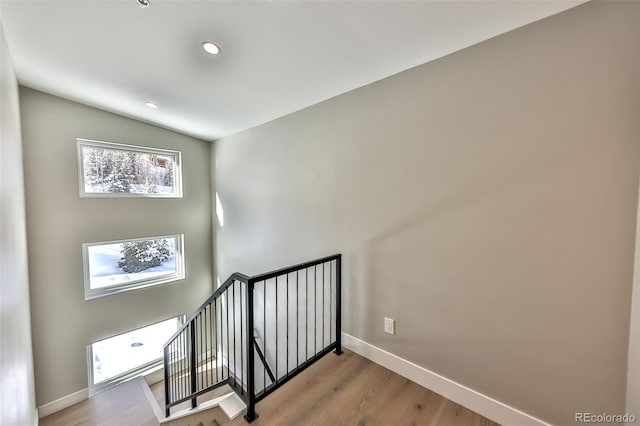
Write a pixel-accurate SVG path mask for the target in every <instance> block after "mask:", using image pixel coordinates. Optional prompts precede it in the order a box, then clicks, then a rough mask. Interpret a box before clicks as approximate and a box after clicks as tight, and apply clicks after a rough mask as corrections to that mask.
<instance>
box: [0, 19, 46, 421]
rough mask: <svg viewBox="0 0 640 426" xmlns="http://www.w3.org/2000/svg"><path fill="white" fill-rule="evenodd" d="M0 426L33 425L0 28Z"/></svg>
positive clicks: (16, 143) (17, 142)
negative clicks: (0, 199) (0, 197)
mask: <svg viewBox="0 0 640 426" xmlns="http://www.w3.org/2000/svg"><path fill="white" fill-rule="evenodd" d="M0 194H1V196H2V201H1V202H0V395H2V397H1V398H0V424H2V425H6V426H26V425H34V424H37V423H38V417H37V413H36V403H35V392H34V383H33V354H32V351H31V322H30V317H29V274H28V267H27V231H26V226H25V215H24V181H23V173H22V139H21V134H20V106H19V102H18V82H17V80H16V75H15V72H14V70H13V62H12V60H11V55H10V52H9V48H8V46H7V43H6V41H5V38H4V31H3V29H2V26H1V25H0Z"/></svg>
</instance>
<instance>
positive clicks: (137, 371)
mask: <svg viewBox="0 0 640 426" xmlns="http://www.w3.org/2000/svg"><path fill="white" fill-rule="evenodd" d="M173 318H178V323H179V327H178V329H180V327H181V326H182V325H184V322H185V320H186V318H187V316H186V315H184V314H182V315H178V316H175V317H171V318H167V319H165V320H162V321H156V322H154V323H152V324H147V325H143V326H142V327H138V328H134V329H133V330H129V331H124V332H122V333H118V334H114V335H112V336H109V337H105V338H104V339H100V340H98V341H96V342H92V343H89V344H88V345H87V370H88V373H87V374H88V381H89V382H88V389H89V396H93V395H95V394H97V393H99V392H102V391H104V390H107V389H109V388H112V387H114V386H116V385H119V384H120V383H124V382H126V381H127V380H130V379H133V378H134V377H138V376H142V375H147V374H150V373H152V372H154V371H156V370H158V369H159V368H163V364H164V357H163V356H162V357H160V358H158V359H155V360H153V361H150V362H148V363H146V364H143V365H140V366H138V367H136V368H132V369H131V370H128V371H124V372H122V373H120V374H118V375H117V376H113V377H110V378H108V379H105V380H103V381H102V382H100V383H94V382H93V381H94V378H93V346H92V345H93V344H94V343H97V342H99V341H102V340H106V339H110V338H111V337H116V336H119V335H120V334H124V333H129V332H131V331H136V330H139V329H141V328H145V327H149V326H152V325H155V324H158V323H161V322H164V321H167V320H170V319H173Z"/></svg>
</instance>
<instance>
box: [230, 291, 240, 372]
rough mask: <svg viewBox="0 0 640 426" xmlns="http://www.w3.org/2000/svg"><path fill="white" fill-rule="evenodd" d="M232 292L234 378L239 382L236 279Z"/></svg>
mask: <svg viewBox="0 0 640 426" xmlns="http://www.w3.org/2000/svg"><path fill="white" fill-rule="evenodd" d="M231 293H232V296H233V303H231V307H232V308H233V321H232V323H231V326H232V327H233V380H234V382H236V384H238V362H237V352H236V281H235V280H234V281H233V284H231Z"/></svg>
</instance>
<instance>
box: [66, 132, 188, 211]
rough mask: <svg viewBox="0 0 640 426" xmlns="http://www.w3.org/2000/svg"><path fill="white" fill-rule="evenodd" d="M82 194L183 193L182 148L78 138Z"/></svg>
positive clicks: (170, 195)
mask: <svg viewBox="0 0 640 426" xmlns="http://www.w3.org/2000/svg"><path fill="white" fill-rule="evenodd" d="M77 145H78V175H79V176H78V177H79V182H80V196H82V197H157V198H181V197H182V169H181V166H180V161H181V158H180V157H181V155H180V152H179V151H169V150H166V149H156V148H147V147H142V146H134V145H124V144H119V143H112V142H100V141H92V140H88V139H77Z"/></svg>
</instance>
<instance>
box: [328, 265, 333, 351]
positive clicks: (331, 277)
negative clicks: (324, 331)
mask: <svg viewBox="0 0 640 426" xmlns="http://www.w3.org/2000/svg"><path fill="white" fill-rule="evenodd" d="M332 307H333V260H332V261H331V262H329V344H331V343H332V341H333V339H332V338H331V333H332V332H333V328H332V327H331V323H332V321H331V318H332V317H333V311H332V309H331V308H332Z"/></svg>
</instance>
